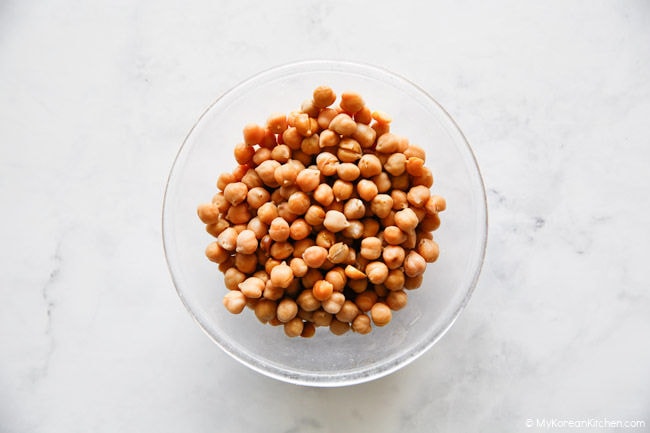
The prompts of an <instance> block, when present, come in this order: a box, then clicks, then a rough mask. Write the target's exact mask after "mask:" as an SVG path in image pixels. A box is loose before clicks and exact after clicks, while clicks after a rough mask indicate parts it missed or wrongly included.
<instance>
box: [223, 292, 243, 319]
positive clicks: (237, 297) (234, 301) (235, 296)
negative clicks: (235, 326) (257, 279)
mask: <svg viewBox="0 0 650 433" xmlns="http://www.w3.org/2000/svg"><path fill="white" fill-rule="evenodd" d="M223 305H224V307H226V309H227V310H228V311H229V312H231V313H232V314H239V313H241V312H242V311H244V307H246V296H245V295H244V294H243V293H242V292H240V291H239V290H232V291H230V292H228V293H226V295H225V296H224V297H223Z"/></svg>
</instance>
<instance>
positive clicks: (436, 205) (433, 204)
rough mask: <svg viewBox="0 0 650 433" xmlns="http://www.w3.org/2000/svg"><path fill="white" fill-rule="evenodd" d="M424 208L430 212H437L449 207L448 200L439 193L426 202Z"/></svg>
mask: <svg viewBox="0 0 650 433" xmlns="http://www.w3.org/2000/svg"><path fill="white" fill-rule="evenodd" d="M424 208H425V209H426V211H427V212H428V213H430V214H436V213H438V212H442V211H444V210H445V209H447V201H446V200H445V199H444V198H443V197H441V196H439V195H432V196H431V197H429V199H428V200H427V202H426V203H425V205H424Z"/></svg>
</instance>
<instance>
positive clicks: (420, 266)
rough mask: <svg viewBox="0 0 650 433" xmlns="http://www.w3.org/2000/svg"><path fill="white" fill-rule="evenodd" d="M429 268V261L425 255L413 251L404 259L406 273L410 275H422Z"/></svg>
mask: <svg viewBox="0 0 650 433" xmlns="http://www.w3.org/2000/svg"><path fill="white" fill-rule="evenodd" d="M426 268H427V262H426V261H425V260H424V257H422V256H421V255H419V254H418V253H416V252H415V251H411V252H409V253H408V254H407V255H406V258H405V259H404V273H405V274H406V275H407V276H409V277H416V276H418V275H422V274H423V273H424V271H425V270H426Z"/></svg>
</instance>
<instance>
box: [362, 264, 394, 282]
mask: <svg viewBox="0 0 650 433" xmlns="http://www.w3.org/2000/svg"><path fill="white" fill-rule="evenodd" d="M365 271H366V275H367V276H368V281H370V282H371V283H372V284H383V283H384V281H386V278H388V266H386V264H385V263H384V262H370V263H368V265H367V266H366V270H365Z"/></svg>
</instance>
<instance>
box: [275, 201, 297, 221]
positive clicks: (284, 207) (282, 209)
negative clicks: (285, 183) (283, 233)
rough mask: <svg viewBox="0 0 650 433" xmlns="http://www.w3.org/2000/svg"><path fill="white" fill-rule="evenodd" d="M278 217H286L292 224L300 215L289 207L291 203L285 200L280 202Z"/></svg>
mask: <svg viewBox="0 0 650 433" xmlns="http://www.w3.org/2000/svg"><path fill="white" fill-rule="evenodd" d="M278 217H279V218H282V219H284V220H285V221H286V222H287V223H289V224H291V223H292V222H294V221H295V220H296V219H297V218H298V215H296V214H295V213H293V212H291V210H290V209H289V203H287V202H283V203H280V204H278Z"/></svg>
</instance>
